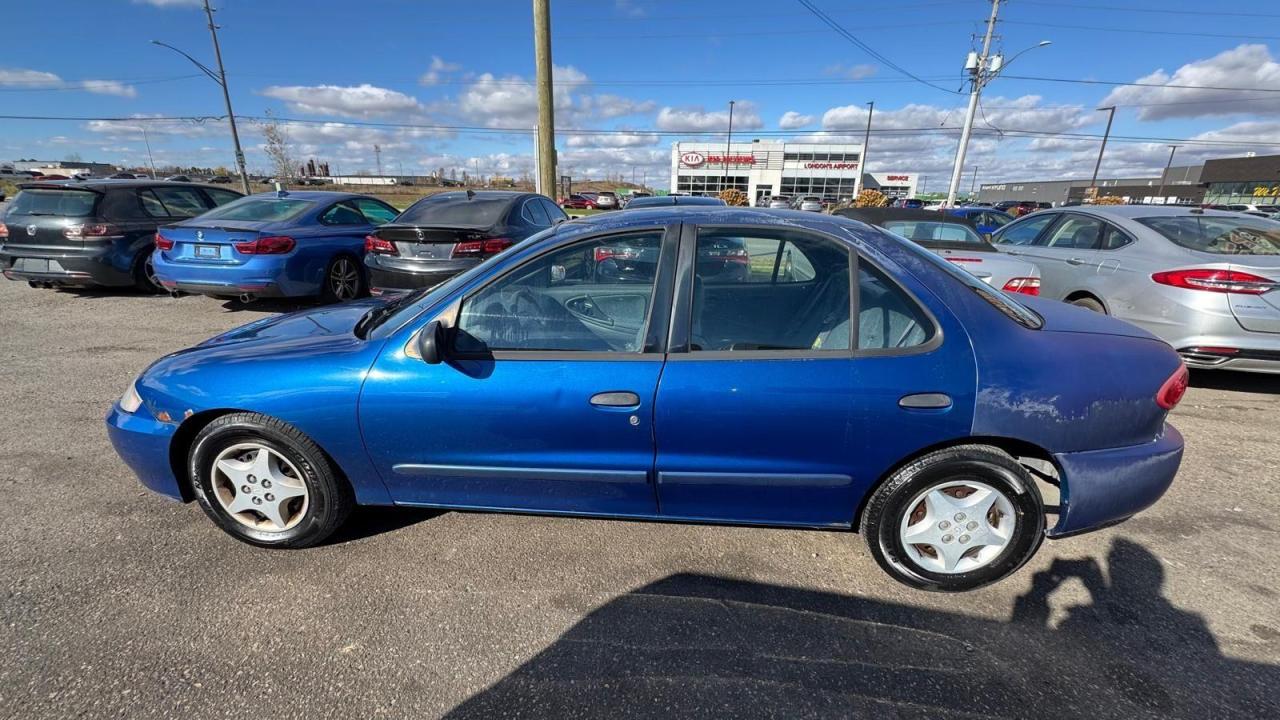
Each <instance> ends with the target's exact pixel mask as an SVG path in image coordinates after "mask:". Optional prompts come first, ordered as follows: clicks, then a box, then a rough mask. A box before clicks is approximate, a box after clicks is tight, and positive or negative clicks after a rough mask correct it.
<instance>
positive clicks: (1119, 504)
mask: <svg viewBox="0 0 1280 720" xmlns="http://www.w3.org/2000/svg"><path fill="white" fill-rule="evenodd" d="M1182 447H1183V443H1182V435H1181V434H1180V433H1179V432H1178V431H1177V430H1176V429H1174V427H1173V426H1172V425H1168V424H1166V425H1165V426H1164V433H1163V434H1161V436H1160V437H1159V438H1157V439H1156V440H1155V441H1154V442H1150V443H1144V444H1142V445H1131V446H1129V447H1120V448H1110V449H1107V450H1091V451H1087V452H1073V453H1058V454H1055V455H1054V456H1053V457H1054V460H1056V461H1057V465H1058V468H1059V469H1060V471H1061V480H1062V490H1061V493H1062V500H1061V505H1062V509H1061V512H1060V513H1059V515H1058V523H1057V524H1056V525H1054V526H1053V527H1052V528H1051V529H1050V530H1049V532H1048V534H1049V537H1063V536H1066V535H1075V534H1078V533H1083V532H1088V531H1090V530H1098V529H1100V528H1103V527H1106V526H1108V525H1114V524H1116V523H1118V522H1121V521H1123V520H1127V519H1128V518H1129V517H1131V516H1133V515H1135V514H1136V513H1138V512H1140V511H1142V510H1144V509H1146V508H1148V507H1150V506H1151V505H1152V504H1153V503H1155V501H1156V500H1159V499H1160V497H1161V496H1162V495H1164V493H1165V491H1166V490H1168V489H1169V486H1170V485H1171V484H1172V483H1173V478H1174V476H1175V475H1176V474H1177V473H1178V466H1179V465H1181V464H1182Z"/></svg>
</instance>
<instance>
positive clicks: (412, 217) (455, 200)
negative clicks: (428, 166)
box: [395, 193, 511, 228]
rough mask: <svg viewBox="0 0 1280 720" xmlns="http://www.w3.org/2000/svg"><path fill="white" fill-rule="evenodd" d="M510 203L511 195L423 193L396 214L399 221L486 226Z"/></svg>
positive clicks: (497, 219) (494, 221) (403, 222)
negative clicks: (398, 214) (398, 215)
mask: <svg viewBox="0 0 1280 720" xmlns="http://www.w3.org/2000/svg"><path fill="white" fill-rule="evenodd" d="M510 205H511V197H510V196H507V195H504V196H501V197H483V196H481V195H476V196H474V197H471V198H470V199H468V198H467V194H466V193H445V194H442V195H433V196H431V197H425V198H423V199H421V200H419V201H418V202H416V203H414V204H413V205H412V206H410V207H409V209H408V210H405V211H404V212H403V213H401V214H400V217H398V218H396V220H395V221H396V223H397V224H403V225H447V226H451V227H456V226H463V227H475V228H487V227H492V226H493V225H496V224H497V223H498V221H499V220H501V219H502V216H503V214H504V213H505V212H506V210H507V208H508V207H509V206H510Z"/></svg>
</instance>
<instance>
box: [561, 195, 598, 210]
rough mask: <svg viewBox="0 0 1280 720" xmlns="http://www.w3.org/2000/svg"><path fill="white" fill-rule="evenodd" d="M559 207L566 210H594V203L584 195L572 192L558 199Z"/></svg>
mask: <svg viewBox="0 0 1280 720" xmlns="http://www.w3.org/2000/svg"><path fill="white" fill-rule="evenodd" d="M560 207H562V208H564V209H566V210H594V209H595V207H596V203H595V201H594V200H592V199H591V198H588V197H587V196H586V195H580V194H574V195H570V196H569V197H567V198H561V199H560Z"/></svg>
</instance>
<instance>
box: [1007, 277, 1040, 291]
mask: <svg viewBox="0 0 1280 720" xmlns="http://www.w3.org/2000/svg"><path fill="white" fill-rule="evenodd" d="M1004 291H1005V292H1011V293H1019V294H1021V295H1039V294H1040V278H1034V277H1016V278H1013V279H1011V280H1010V281H1009V282H1007V283H1005V284H1004Z"/></svg>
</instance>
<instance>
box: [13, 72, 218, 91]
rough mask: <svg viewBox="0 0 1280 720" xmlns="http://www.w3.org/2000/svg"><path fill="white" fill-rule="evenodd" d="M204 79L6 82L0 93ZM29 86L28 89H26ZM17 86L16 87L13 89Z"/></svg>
mask: <svg viewBox="0 0 1280 720" xmlns="http://www.w3.org/2000/svg"><path fill="white" fill-rule="evenodd" d="M198 77H204V76H203V75H198V74H192V75H174V76H172V77H162V78H151V79H148V80H63V81H60V82H53V81H50V80H6V81H5V82H4V83H3V85H4V86H3V87H0V92H50V91H62V92H65V91H69V90H78V91H87V90H94V89H97V88H100V87H102V86H103V85H119V86H121V87H134V86H135V85H153V84H155V83H165V82H174V81H175V80H189V79H191V78H198ZM28 85H29V87H28ZM13 86H18V87H13Z"/></svg>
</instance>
